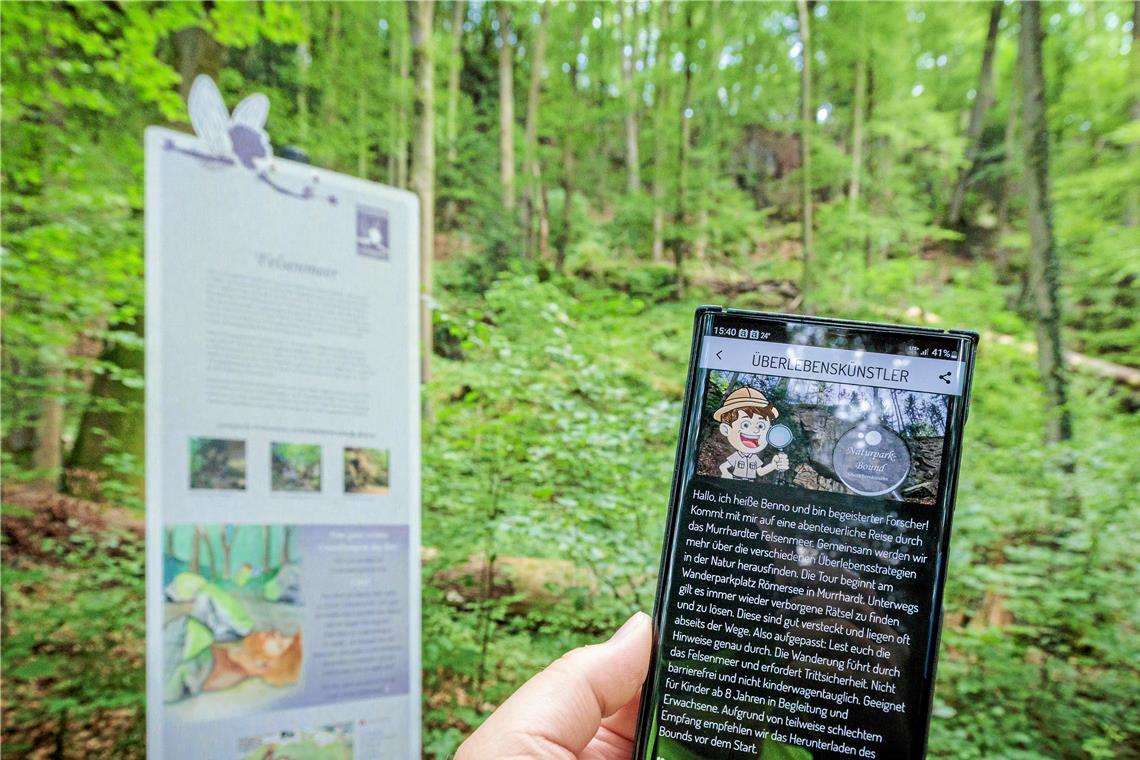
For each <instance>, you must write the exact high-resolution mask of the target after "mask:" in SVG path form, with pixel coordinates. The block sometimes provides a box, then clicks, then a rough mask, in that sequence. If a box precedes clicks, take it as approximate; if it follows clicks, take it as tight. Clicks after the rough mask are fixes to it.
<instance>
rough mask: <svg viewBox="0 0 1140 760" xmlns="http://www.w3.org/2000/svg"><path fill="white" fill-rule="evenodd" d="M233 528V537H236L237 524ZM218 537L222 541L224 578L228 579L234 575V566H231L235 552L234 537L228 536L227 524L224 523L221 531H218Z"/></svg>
mask: <svg viewBox="0 0 1140 760" xmlns="http://www.w3.org/2000/svg"><path fill="white" fill-rule="evenodd" d="M233 530H234V534H235V535H234V536H233V538H236V537H237V535H236V534H237V526H234V529H233ZM218 537H219V538H220V539H221V542H222V578H223V579H224V580H227V581H228V580H229V579H230V578H232V577H233V568H232V567H231V559H232V558H233V554H234V544H233V538H227V537H226V526H224V525H223V526H222V527H221V531H220V532H219V533H218Z"/></svg>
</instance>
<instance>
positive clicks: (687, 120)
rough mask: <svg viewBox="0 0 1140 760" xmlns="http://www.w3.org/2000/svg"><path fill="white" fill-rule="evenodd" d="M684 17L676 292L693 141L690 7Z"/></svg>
mask: <svg viewBox="0 0 1140 760" xmlns="http://www.w3.org/2000/svg"><path fill="white" fill-rule="evenodd" d="M682 10H683V12H684V14H685V87H684V89H683V90H682V94H681V108H680V111H679V116H680V117H681V130H680V132H681V134H680V145H678V146H677V207H676V212H675V213H674V215H673V230H674V233H673V235H672V238H673V241H672V242H673V263H674V266H675V267H676V278H677V288H678V289H679V290H684V288H685V253H686V249H687V248H688V246H687V245H686V243H685V234H686V233H687V232H688V229H687V225H686V216H687V215H688V211H689V208H688V195H689V141H690V140H691V139H692V132H693V119H692V114H691V108H692V100H693V7H692V6H691V5H683V6H682Z"/></svg>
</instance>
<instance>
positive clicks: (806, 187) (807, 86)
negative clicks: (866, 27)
mask: <svg viewBox="0 0 1140 760" xmlns="http://www.w3.org/2000/svg"><path fill="white" fill-rule="evenodd" d="M796 8H797V10H798V12H799V21H800V44H801V45H803V51H802V55H803V66H802V67H801V68H800V165H801V166H800V172H801V177H800V203H801V204H802V206H803V208H802V218H801V225H802V226H801V239H802V242H803V248H804V250H803V275H802V277H801V279H800V309H801V310H802V311H804V312H808V313H810V310H809V309H808V293H809V290H810V287H811V263H812V246H813V242H812V234H813V233H812V198H811V120H812V118H813V116H814V114H813V113H812V110H811V56H812V49H811V28H810V26H809V24H808V17H809V16H810V11H809V9H808V0H796Z"/></svg>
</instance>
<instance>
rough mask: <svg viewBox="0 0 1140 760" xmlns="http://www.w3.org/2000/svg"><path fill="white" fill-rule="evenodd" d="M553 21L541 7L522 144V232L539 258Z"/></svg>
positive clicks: (530, 253)
mask: <svg viewBox="0 0 1140 760" xmlns="http://www.w3.org/2000/svg"><path fill="white" fill-rule="evenodd" d="M549 18H550V3H543V4H542V11H541V15H540V16H539V20H538V29H537V31H536V33H535V39H534V46H533V50H532V51H531V56H530V88H529V89H528V90H527V95H526V133H525V139H524V142H523V150H524V151H525V165H526V191H525V192H524V193H523V199H522V217H523V219H522V221H523V230H524V232H525V234H526V247H527V255H528V256H536V255H538V253H539V252H538V250H537V249H538V248H539V247H540V246H539V241H540V239H541V237H542V234H541V231H538V232H536V231H535V229H534V226H535V221H536V220H535V216H536V215H537V217H538V220H539V224H540V225H541V220H542V219H543V218H545V217H546V212H545V210H544V209H543V208H542V197H543V194H542V188H541V185H542V166H541V164H540V162H539V159H538V109H539V105H540V100H541V98H542V63H543V58H545V57H546V24H547V21H548V20H549Z"/></svg>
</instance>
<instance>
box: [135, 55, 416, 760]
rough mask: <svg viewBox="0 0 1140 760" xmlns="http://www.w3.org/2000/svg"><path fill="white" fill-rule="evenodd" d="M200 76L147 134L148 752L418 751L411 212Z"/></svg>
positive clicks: (403, 197)
mask: <svg viewBox="0 0 1140 760" xmlns="http://www.w3.org/2000/svg"><path fill="white" fill-rule="evenodd" d="M268 107H269V104H268V100H266V99H265V98H264V96H260V95H254V96H251V97H250V98H247V99H246V100H244V101H243V102H242V103H241V104H239V105H238V107H237V108H235V109H234V111H233V113H232V114H230V113H229V112H228V111H227V110H226V108H225V106H224V105H223V104H222V100H221V96H220V95H219V94H218V92H217V88H216V87H215V86H214V84H213V82H212V81H210V80H209V79H208V78H205V77H200V78H199V79H198V80H197V81H196V82H195V85H194V88H193V90H192V91H191V95H190V112H191V120H192V122H193V123H194V126H195V131H196V133H197V134H196V136H191V135H187V134H182V133H179V132H173V131H169V130H165V129H159V128H151V129H148V130H147V133H146V293H147V307H146V308H147V313H146V347H147V356H146V362H147V366H146V371H147V401H146V426H147V704H148V710H147V716H148V718H147V720H148V725H147V743H148V750H149V753H150V755H151V756H152V757H163V758H168V759H176V758H219V759H221V758H226V759H227V760H228V759H229V758H262V757H281V756H288V755H296V756H309V755H308V754H305V753H306V751H307V750H308V749H309V748H312V751H313V752H320V753H321V756H322V757H337V758H341V757H343V758H346V759H349V758H352V759H355V760H361V759H363V758H390V757H415V756H418V755H419V723H420V720H419V715H420V675H419V674H420V655H419V652H420V585H419V583H420V582H419V541H420V536H419V525H420V521H419V505H420V484H419V471H420V463H419V362H418V351H419V335H418V311H417V310H418V303H419V298H418V292H419V291H418V279H417V272H418V266H417V262H418V250H419V241H418V235H419V226H418V214H419V207H418V202H417V199H416V197H415V196H414V195H412V194H410V193H407V192H404V191H400V190H396V189H393V188H389V187H384V186H381V185H377V184H374V183H371V182H366V181H362V180H359V179H355V178H352V177H348V176H344V175H340V174H335V173H333V172H328V171H323V170H319V169H314V168H312V167H310V166H307V165H304V164H299V163H295V162H291V161H284V160H281V159H276V158H274V157H273V155H272V151H271V148H270V144H269V139H268V136H267V135H266V134H265V132H264V130H263V125H264V122H265V117H266V116H267V114H268Z"/></svg>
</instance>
